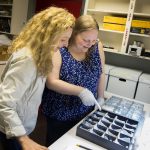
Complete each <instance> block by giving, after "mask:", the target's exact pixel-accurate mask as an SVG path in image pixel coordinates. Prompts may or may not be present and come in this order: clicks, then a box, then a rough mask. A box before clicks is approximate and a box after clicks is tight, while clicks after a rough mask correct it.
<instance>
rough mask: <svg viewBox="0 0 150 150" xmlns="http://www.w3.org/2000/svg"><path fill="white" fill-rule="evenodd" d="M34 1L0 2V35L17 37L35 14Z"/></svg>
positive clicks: (8, 0) (3, 0) (9, 0)
mask: <svg viewBox="0 0 150 150" xmlns="http://www.w3.org/2000/svg"><path fill="white" fill-rule="evenodd" d="M35 4H36V0H0V34H13V35H17V34H18V33H19V32H20V31H21V29H22V28H23V26H24V25H25V23H26V22H27V20H28V19H30V18H31V17H32V16H33V15H34V13H35Z"/></svg>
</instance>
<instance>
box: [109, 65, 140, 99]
mask: <svg viewBox="0 0 150 150" xmlns="http://www.w3.org/2000/svg"><path fill="white" fill-rule="evenodd" d="M141 73H142V71H139V70H133V69H128V68H122V67H117V68H114V69H112V70H110V73H109V74H110V76H109V82H108V87H107V91H108V92H111V93H114V94H117V95H121V96H125V97H128V98H132V99H133V98H134V95H135V91H136V86H137V82H138V79H139V76H140V75H141Z"/></svg>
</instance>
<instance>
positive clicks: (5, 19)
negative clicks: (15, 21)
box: [0, 0, 13, 34]
mask: <svg viewBox="0 0 150 150" xmlns="http://www.w3.org/2000/svg"><path fill="white" fill-rule="evenodd" d="M12 3H13V2H12V0H1V2H0V33H6V34H9V33H10V26H11V18H12V7H13V4H12Z"/></svg>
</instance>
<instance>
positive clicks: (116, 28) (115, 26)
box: [103, 23, 125, 31]
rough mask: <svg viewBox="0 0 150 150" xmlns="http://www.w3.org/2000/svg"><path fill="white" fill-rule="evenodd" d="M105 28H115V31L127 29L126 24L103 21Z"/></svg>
mask: <svg viewBox="0 0 150 150" xmlns="http://www.w3.org/2000/svg"><path fill="white" fill-rule="evenodd" d="M103 29H107V30H115V31H124V30H125V25H120V24H111V23H103Z"/></svg>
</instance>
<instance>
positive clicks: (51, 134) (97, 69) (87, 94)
mask: <svg viewBox="0 0 150 150" xmlns="http://www.w3.org/2000/svg"><path fill="white" fill-rule="evenodd" d="M98 32H99V27H98V24H97V22H96V21H95V19H94V18H93V17H92V16H90V15H83V16H80V17H79V18H78V19H77V20H76V23H75V27H74V30H73V33H72V37H71V38H70V41H69V45H68V48H66V47H64V48H61V49H60V51H58V52H56V53H55V54H54V56H53V59H52V62H53V69H52V72H51V73H50V74H49V76H48V79H47V82H46V87H45V90H44V93H43V101H42V105H41V106H42V112H43V113H44V115H45V116H46V118H47V128H48V131H47V141H46V145H47V146H49V145H50V144H52V143H53V142H54V141H55V140H57V139H58V138H59V137H60V136H61V135H63V134H64V133H65V132H66V131H68V130H69V129H70V128H72V127H73V126H74V125H75V124H76V123H78V122H79V121H80V120H81V119H82V118H84V117H85V116H86V115H87V114H89V113H90V112H91V111H92V110H93V109H94V103H95V102H94V101H95V100H96V99H97V100H98V101H99V102H100V103H101V101H103V97H104V70H103V66H104V61H105V60H104V52H103V48H102V44H101V43H100V42H98V40H97V38H98ZM56 60H57V61H56Z"/></svg>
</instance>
